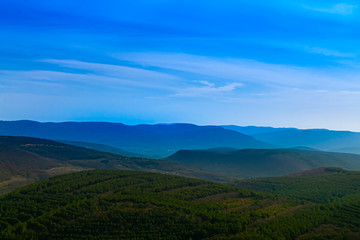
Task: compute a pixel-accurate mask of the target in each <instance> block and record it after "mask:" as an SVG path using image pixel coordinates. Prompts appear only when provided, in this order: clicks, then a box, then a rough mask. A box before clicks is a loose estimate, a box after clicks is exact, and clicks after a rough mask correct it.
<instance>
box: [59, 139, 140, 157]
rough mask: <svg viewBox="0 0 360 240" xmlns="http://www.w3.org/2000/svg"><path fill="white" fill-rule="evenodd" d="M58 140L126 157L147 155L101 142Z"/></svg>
mask: <svg viewBox="0 0 360 240" xmlns="http://www.w3.org/2000/svg"><path fill="white" fill-rule="evenodd" d="M57 142H62V143H66V144H69V145H73V146H78V147H83V148H89V149H93V150H97V151H100V152H109V153H114V154H118V155H122V156H126V157H146V156H143V155H141V154H138V153H133V152H128V151H125V150H122V149H119V148H115V147H111V146H108V145H104V144H99V143H89V142H73V141H61V140H58V141H57Z"/></svg>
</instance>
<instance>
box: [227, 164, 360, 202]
mask: <svg viewBox="0 0 360 240" xmlns="http://www.w3.org/2000/svg"><path fill="white" fill-rule="evenodd" d="M233 185H235V186H239V187H242V188H247V189H252V190H258V191H263V192H270V193H276V194H279V195H281V196H284V197H292V198H298V199H304V200H308V201H312V202H319V203H327V202H333V201H335V200H338V199H341V198H344V197H348V196H349V195H353V194H357V193H359V192H360V172H353V171H345V170H343V169H340V168H318V169H312V170H310V171H305V172H300V173H296V174H292V175H289V176H282V177H271V178H257V179H244V180H238V181H235V182H233Z"/></svg>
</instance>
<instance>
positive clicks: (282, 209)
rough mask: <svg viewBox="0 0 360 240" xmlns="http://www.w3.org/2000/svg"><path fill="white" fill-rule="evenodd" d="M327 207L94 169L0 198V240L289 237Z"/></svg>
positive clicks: (321, 218) (303, 231)
mask: <svg viewBox="0 0 360 240" xmlns="http://www.w3.org/2000/svg"><path fill="white" fill-rule="evenodd" d="M331 210H332V209H330V208H328V207H327V206H325V205H317V204H314V203H311V202H306V203H304V202H303V203H301V202H300V201H298V200H289V199H285V198H278V197H276V196H274V195H271V194H263V193H257V192H253V191H249V190H244V189H240V188H236V187H231V186H227V185H222V184H218V183H213V182H207V181H202V180H195V179H187V178H182V177H177V176H170V175H162V174H153V173H144V172H134V171H123V170H93V171H83V172H77V173H72V174H66V175H62V176H57V177H53V178H51V179H46V180H43V181H40V182H37V183H34V184H31V185H29V186H26V187H23V188H21V189H18V190H16V191H14V192H12V193H10V194H7V195H4V196H2V197H0V216H1V218H0V238H1V239H79V238H81V239H265V240H266V239H295V238H297V237H301V236H306V235H307V234H309V233H310V232H311V231H312V230H313V229H316V228H318V227H321V226H322V225H324V224H327V223H328V222H329V220H331V219H332V217H333V216H332V211H331ZM339 224H341V223H339ZM341 230H342V231H339V232H338V233H337V234H338V235H339V234H342V232H345V233H344V234H349V231H348V227H347V225H346V224H345V225H342V228H341ZM345 230H347V231H345ZM351 230H352V229H351ZM356 230H357V229H354V230H353V231H356ZM335 236H336V235H335ZM310 237H313V236H310ZM302 239H306V238H302ZM308 239H311V238H308Z"/></svg>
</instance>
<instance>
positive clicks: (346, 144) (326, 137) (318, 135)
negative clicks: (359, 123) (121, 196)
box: [223, 125, 360, 153]
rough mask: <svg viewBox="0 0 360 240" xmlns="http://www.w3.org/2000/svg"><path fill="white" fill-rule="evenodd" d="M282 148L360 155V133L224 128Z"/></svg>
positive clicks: (293, 129)
mask: <svg viewBox="0 0 360 240" xmlns="http://www.w3.org/2000/svg"><path fill="white" fill-rule="evenodd" d="M223 127H224V128H226V129H231V130H234V131H237V132H240V133H243V134H247V135H249V136H252V137H254V138H255V139H258V140H260V141H264V142H267V143H270V144H273V145H276V146H281V147H288V148H292V147H296V146H307V147H312V148H316V149H320V150H325V151H333V152H347V153H360V133H358V132H349V131H331V130H327V129H306V130H301V129H296V128H272V127H239V126H233V125H228V126H223Z"/></svg>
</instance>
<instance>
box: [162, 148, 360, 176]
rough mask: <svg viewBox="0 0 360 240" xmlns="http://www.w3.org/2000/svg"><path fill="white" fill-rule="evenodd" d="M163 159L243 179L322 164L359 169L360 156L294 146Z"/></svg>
mask: <svg viewBox="0 0 360 240" xmlns="http://www.w3.org/2000/svg"><path fill="white" fill-rule="evenodd" d="M166 160H172V161H178V162H181V163H183V164H188V165H192V166H195V167H198V168H200V169H204V170H207V171H212V172H216V173H221V174H227V175H231V176H236V177H244V178H249V177H266V176H267V177H269V176H281V175H284V174H289V173H293V172H298V171H303V170H309V169H312V168H317V167H323V166H327V167H341V168H344V169H348V170H360V155H356V154H346V153H332V152H321V151H309V150H297V149H244V150H236V151H234V150H224V151H222V152H221V151H220V150H217V151H214V150H211V149H210V150H181V151H179V152H177V153H175V154H173V155H172V156H170V157H168V158H166Z"/></svg>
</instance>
